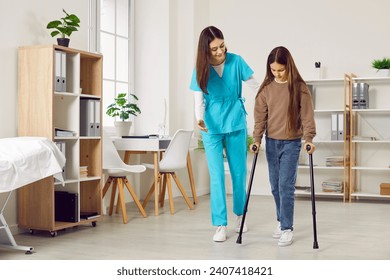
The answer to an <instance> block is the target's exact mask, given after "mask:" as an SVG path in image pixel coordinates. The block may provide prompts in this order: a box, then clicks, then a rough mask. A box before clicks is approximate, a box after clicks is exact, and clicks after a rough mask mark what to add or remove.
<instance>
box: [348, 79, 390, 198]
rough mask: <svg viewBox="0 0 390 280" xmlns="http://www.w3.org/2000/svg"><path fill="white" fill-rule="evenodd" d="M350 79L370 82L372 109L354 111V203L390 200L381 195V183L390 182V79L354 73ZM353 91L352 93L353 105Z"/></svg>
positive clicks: (351, 109)
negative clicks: (368, 200) (358, 201)
mask: <svg viewBox="0 0 390 280" xmlns="http://www.w3.org/2000/svg"><path fill="white" fill-rule="evenodd" d="M348 80H349V81H351V83H366V84H367V85H368V88H369V90H368V96H369V104H368V108H366V109H355V108H354V106H351V108H350V111H351V116H352V118H351V122H350V126H351V150H350V151H351V166H350V176H351V184H350V190H349V191H350V200H352V199H359V198H368V199H390V196H385V195H380V184H381V183H390V78H384V77H378V78H373V77H370V78H360V77H356V76H355V75H353V74H352V75H351V76H350V78H349V79H348ZM352 85H353V84H352ZM352 88H353V87H350V90H349V92H348V93H349V98H350V102H353V100H352V99H353V90H352Z"/></svg>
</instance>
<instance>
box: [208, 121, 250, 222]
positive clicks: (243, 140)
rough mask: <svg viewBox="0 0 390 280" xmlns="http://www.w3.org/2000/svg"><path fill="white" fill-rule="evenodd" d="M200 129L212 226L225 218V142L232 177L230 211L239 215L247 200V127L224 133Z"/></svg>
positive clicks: (224, 220) (225, 219) (242, 211)
mask: <svg viewBox="0 0 390 280" xmlns="http://www.w3.org/2000/svg"><path fill="white" fill-rule="evenodd" d="M201 133H202V139H203V143H204V147H205V150H206V158H207V165H208V169H209V174H210V200H211V202H210V204H211V222H212V225H213V226H226V225H227V222H228V219H227V209H226V190H225V170H224V165H223V161H224V159H223V148H224V145H225V149H226V157H227V160H228V163H229V169H230V175H231V179H232V186H233V213H234V214H236V215H237V216H241V215H242V214H243V213H244V206H245V201H246V190H245V183H246V157H247V131H246V129H242V130H238V131H234V132H230V133H224V134H209V133H205V132H201Z"/></svg>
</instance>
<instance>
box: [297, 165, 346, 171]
mask: <svg viewBox="0 0 390 280" xmlns="http://www.w3.org/2000/svg"><path fill="white" fill-rule="evenodd" d="M298 168H299V169H309V166H308V165H298ZM313 169H320V170H321V169H322V170H344V167H343V166H325V165H315V166H313Z"/></svg>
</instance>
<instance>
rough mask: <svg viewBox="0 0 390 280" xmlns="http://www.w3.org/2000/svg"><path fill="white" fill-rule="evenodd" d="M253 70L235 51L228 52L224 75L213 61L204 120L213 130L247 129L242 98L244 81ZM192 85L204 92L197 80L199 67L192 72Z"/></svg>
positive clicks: (209, 131) (192, 87)
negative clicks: (216, 69)
mask: <svg viewBox="0 0 390 280" xmlns="http://www.w3.org/2000/svg"><path fill="white" fill-rule="evenodd" d="M252 74H253V70H252V69H251V68H250V67H249V66H248V64H247V63H246V62H245V61H244V59H243V58H242V57H241V56H239V55H236V54H233V53H226V59H225V65H224V69H223V73H222V77H220V76H219V75H218V73H217V72H216V71H215V70H214V68H213V67H212V66H211V65H210V77H209V81H208V83H207V91H208V94H205V93H203V98H204V100H205V117H204V122H205V123H206V127H207V129H208V133H210V134H220V133H229V132H233V131H237V130H241V129H246V126H247V125H246V111H245V107H244V100H243V98H242V81H246V80H248V79H249V77H250V76H251V75H252ZM190 89H191V90H193V91H198V92H202V90H201V89H200V87H199V85H198V82H197V81H196V69H194V71H193V74H192V80H191V85H190Z"/></svg>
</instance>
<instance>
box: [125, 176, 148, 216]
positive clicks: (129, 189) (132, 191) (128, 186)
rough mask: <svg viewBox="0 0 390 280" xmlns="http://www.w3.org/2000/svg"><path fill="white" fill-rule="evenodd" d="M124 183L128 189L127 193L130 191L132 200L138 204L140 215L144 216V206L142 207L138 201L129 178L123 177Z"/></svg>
mask: <svg viewBox="0 0 390 280" xmlns="http://www.w3.org/2000/svg"><path fill="white" fill-rule="evenodd" d="M124 183H125V186H126V188H127V190H128V191H129V193H130V194H131V196H132V197H133V200H134V202H135V204H136V205H137V206H138V209H139V211H140V212H141V214H142V216H144V218H146V213H145V210H144V208H143V207H142V205H141V203H140V202H139V200H138V197H137V195H136V194H135V192H134V189H133V187H132V186H131V185H130V182H129V180H127V179H126V178H125V179H124Z"/></svg>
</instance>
